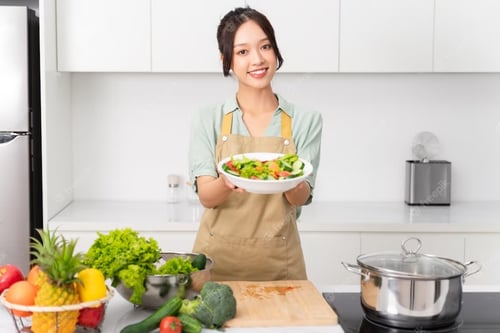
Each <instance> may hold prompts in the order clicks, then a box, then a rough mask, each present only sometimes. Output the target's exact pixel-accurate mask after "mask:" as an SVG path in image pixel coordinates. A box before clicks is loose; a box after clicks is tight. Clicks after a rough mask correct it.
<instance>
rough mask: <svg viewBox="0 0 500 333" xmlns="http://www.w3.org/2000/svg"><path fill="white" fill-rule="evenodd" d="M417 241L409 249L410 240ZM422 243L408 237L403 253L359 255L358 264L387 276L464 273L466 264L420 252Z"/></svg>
mask: <svg viewBox="0 0 500 333" xmlns="http://www.w3.org/2000/svg"><path fill="white" fill-rule="evenodd" d="M409 241H416V243H417V247H416V248H415V249H414V250H411V249H408V246H407V245H408V242H409ZM421 246H422V243H421V241H420V239H418V238H414V237H411V238H408V239H406V240H405V241H404V242H403V243H402V244H401V248H402V249H403V252H402V253H390V252H380V253H374V254H365V255H361V256H359V257H358V264H359V265H360V266H362V267H364V268H366V269H369V270H371V271H376V272H379V273H381V274H383V275H385V276H393V277H407V278H416V279H448V278H452V277H456V276H461V275H463V274H464V273H465V272H466V270H467V268H466V266H465V265H464V264H462V263H460V262H458V261H455V260H452V259H447V258H442V257H437V256H433V255H426V254H419V253H418V251H419V250H420V248H421Z"/></svg>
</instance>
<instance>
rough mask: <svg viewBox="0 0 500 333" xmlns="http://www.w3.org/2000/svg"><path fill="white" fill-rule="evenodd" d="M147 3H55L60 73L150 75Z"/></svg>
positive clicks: (141, 0) (136, 0)
mask: <svg viewBox="0 0 500 333" xmlns="http://www.w3.org/2000/svg"><path fill="white" fill-rule="evenodd" d="M150 12H151V8H150V4H149V1H147V0H106V1H100V0H85V1H72V0H58V1H57V59H58V70H59V71H69V72H78V71H90V72H92V71H109V72H113V71H121V72H143V71H151V38H150V34H151V24H150V22H151V18H150V15H151V13H150Z"/></svg>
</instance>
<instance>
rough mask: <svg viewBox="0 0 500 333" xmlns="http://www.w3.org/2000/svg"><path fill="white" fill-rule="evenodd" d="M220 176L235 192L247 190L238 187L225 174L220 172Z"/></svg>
mask: <svg viewBox="0 0 500 333" xmlns="http://www.w3.org/2000/svg"><path fill="white" fill-rule="evenodd" d="M219 178H220V179H222V180H223V182H224V185H226V187H227V188H228V189H230V190H232V191H234V192H245V190H244V189H242V188H241V187H238V186H236V185H234V184H233V183H231V181H230V180H229V179H228V178H227V177H226V176H225V175H224V174H222V173H221V174H219Z"/></svg>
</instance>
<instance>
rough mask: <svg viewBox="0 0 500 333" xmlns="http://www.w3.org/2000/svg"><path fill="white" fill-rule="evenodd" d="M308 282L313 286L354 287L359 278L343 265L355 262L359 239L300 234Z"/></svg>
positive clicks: (354, 235) (349, 235) (355, 235)
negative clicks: (352, 285) (343, 263)
mask: <svg viewBox="0 0 500 333" xmlns="http://www.w3.org/2000/svg"><path fill="white" fill-rule="evenodd" d="M300 238H301V242H302V251H303V252H304V259H305V262H306V268H307V275H308V279H309V280H311V281H312V282H313V283H314V284H315V285H316V286H331V285H349V284H357V283H358V282H359V276H358V275H355V274H352V273H350V272H348V271H347V270H346V269H345V268H344V266H343V265H342V262H343V261H344V262H348V263H351V262H355V260H356V257H357V256H358V255H359V250H360V246H359V244H360V238H359V233H356V232H319V231H318V232H313V231H308V232H304V231H302V232H300Z"/></svg>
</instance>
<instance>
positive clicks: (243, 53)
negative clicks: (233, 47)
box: [236, 50, 248, 55]
mask: <svg viewBox="0 0 500 333" xmlns="http://www.w3.org/2000/svg"><path fill="white" fill-rule="evenodd" d="M247 53H248V51H247V50H239V51H236V54H238V55H245V54H247Z"/></svg>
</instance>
